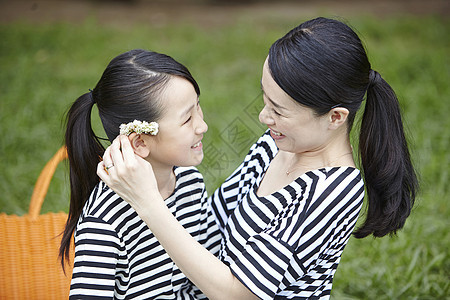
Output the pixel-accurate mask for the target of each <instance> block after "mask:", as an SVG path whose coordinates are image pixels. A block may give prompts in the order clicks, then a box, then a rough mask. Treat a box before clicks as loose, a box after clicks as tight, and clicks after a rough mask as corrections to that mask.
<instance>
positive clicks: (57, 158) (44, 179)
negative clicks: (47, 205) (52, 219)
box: [28, 146, 67, 218]
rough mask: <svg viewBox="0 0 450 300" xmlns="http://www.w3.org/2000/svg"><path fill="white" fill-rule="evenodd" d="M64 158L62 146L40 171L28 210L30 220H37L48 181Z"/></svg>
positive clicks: (65, 150)
mask: <svg viewBox="0 0 450 300" xmlns="http://www.w3.org/2000/svg"><path fill="white" fill-rule="evenodd" d="M66 158H67V149H66V146H62V147H61V148H59V150H58V151H57V152H56V153H55V155H53V157H52V158H51V159H50V160H49V161H48V162H47V164H46V165H45V167H44V168H43V169H42V171H41V174H39V177H38V179H37V181H36V184H35V185H34V189H33V194H32V195H31V201H30V206H29V208H28V214H29V215H30V216H31V217H32V218H37V217H38V216H39V214H40V212H41V207H42V203H44V198H45V195H47V191H48V187H49V185H50V181H51V180H52V177H53V174H55V171H56V167H57V166H58V164H59V163H60V162H61V161H63V160H64V159H66Z"/></svg>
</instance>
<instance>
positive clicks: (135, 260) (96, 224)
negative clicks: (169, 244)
mask: <svg viewBox="0 0 450 300" xmlns="http://www.w3.org/2000/svg"><path fill="white" fill-rule="evenodd" d="M199 94H200V90H199V87H198V85H197V82H196V81H195V80H194V78H193V77H192V75H191V74H190V73H189V71H188V70H187V69H186V67H184V66H183V65H182V64H180V63H178V62H177V61H175V60H174V59H173V58H171V57H169V56H166V55H164V54H160V53H156V52H151V51H145V50H132V51H128V52H126V53H123V54H120V55H119V56H117V57H116V58H114V59H113V60H112V61H111V62H110V63H109V64H108V66H107V68H106V70H105V71H104V73H103V75H102V77H101V78H100V80H99V82H98V83H97V85H96V87H95V88H94V90H92V91H91V92H90V93H86V94H84V95H82V96H80V97H79V98H78V99H77V100H76V101H75V102H74V104H73V105H72V107H71V108H70V110H69V112H68V115H67V129H66V146H67V150H68V155H69V163H70V183H71V197H70V211H69V218H68V220H67V224H66V228H65V231H64V234H63V238H62V242H61V248H60V255H61V260H62V263H63V266H64V258H66V259H67V256H68V253H69V249H70V244H71V240H72V234H73V236H74V240H75V259H74V268H73V276H72V282H71V287H70V298H71V299H88V298H89V299H90V298H92V297H95V299H204V298H205V296H204V295H203V294H202V293H201V292H200V291H199V290H198V289H197V288H196V287H195V286H193V285H192V283H191V282H190V281H189V280H188V279H187V278H186V276H184V275H183V274H182V273H181V271H180V269H179V268H178V267H177V266H176V265H175V263H174V262H173V261H172V260H171V259H170V257H169V255H168V254H167V252H166V251H164V248H163V247H162V246H161V244H160V243H159V242H158V240H157V239H156V238H155V236H154V235H153V233H152V232H151V230H150V229H149V228H148V227H147V226H146V224H145V223H144V222H143V221H142V219H140V218H139V216H138V215H137V213H136V211H135V210H134V209H133V208H132V207H131V206H130V205H129V204H128V203H126V202H125V201H123V200H122V199H121V198H120V197H119V196H118V195H117V194H115V193H114V192H113V191H112V190H111V189H109V188H108V187H107V186H106V184H105V183H104V182H101V181H100V182H99V178H98V177H97V175H96V168H97V163H98V162H99V158H100V157H101V155H103V152H104V148H103V146H102V144H101V143H100V141H99V139H98V138H97V137H96V135H95V134H94V132H93V130H92V127H91V109H92V107H93V105H94V104H96V105H97V107H98V110H99V114H100V118H101V121H102V124H103V128H104V130H105V132H106V134H107V136H108V138H109V140H110V141H112V140H113V139H114V138H115V137H116V136H118V135H119V130H120V134H123V135H125V136H126V137H127V139H128V140H129V142H130V145H131V149H132V150H131V151H133V153H136V155H138V156H139V157H141V158H142V159H144V160H146V161H148V162H150V163H151V164H152V166H153V170H154V175H155V178H156V182H157V185H158V187H157V189H156V191H155V192H156V193H157V194H158V196H161V197H162V198H163V199H164V200H163V201H164V205H165V206H166V207H167V209H168V211H170V214H172V216H173V217H174V218H175V219H176V220H177V222H179V223H180V226H182V227H183V228H184V230H186V231H187V232H189V234H191V235H192V237H193V238H194V239H195V240H196V242H198V243H199V244H201V245H203V246H204V247H205V248H206V249H209V250H210V251H211V252H212V253H214V254H217V252H218V250H219V246H220V232H219V231H218V229H217V225H216V223H215V222H214V218H213V216H212V214H211V213H210V211H209V210H208V207H207V201H206V200H207V197H206V190H205V185H204V182H203V177H202V176H201V174H200V173H199V172H198V171H197V169H196V168H195V167H192V166H195V165H198V164H199V163H200V162H201V161H202V159H203V151H202V143H201V140H202V138H203V134H204V133H205V132H206V130H207V129H208V126H207V125H206V123H205V122H204V121H203V113H202V110H201V107H200V104H199V99H198V97H199ZM113 168H114V167H113V165H106V166H105V172H106V171H107V172H111V171H112V169H113Z"/></svg>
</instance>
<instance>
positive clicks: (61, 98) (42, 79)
mask: <svg viewBox="0 0 450 300" xmlns="http://www.w3.org/2000/svg"><path fill="white" fill-rule="evenodd" d="M304 20H305V19H302V20H292V19H289V18H287V19H268V20H266V21H265V23H264V22H261V24H259V26H254V24H252V23H251V22H249V21H246V20H245V19H242V20H240V21H239V22H236V23H235V24H229V25H224V26H220V27H210V28H204V27H200V26H197V25H193V24H183V26H181V25H164V26H159V27H157V28H155V27H150V26H137V25H136V26H133V27H127V28H122V29H120V28H118V27H114V26H101V25H100V24H99V23H98V22H97V21H96V20H95V19H93V18H91V19H88V20H86V21H85V22H83V23H81V24H78V25H74V24H68V23H57V24H55V23H52V24H40V25H36V24H28V23H23V22H22V23H19V22H18V23H14V24H8V25H0V37H1V40H0V66H1V72H0V92H1V93H0V126H1V127H0V128H1V130H2V132H4V133H5V136H4V137H3V138H2V139H1V141H0V159H1V170H0V195H1V196H0V212H6V213H8V214H18V215H22V214H24V213H26V212H27V209H28V203H29V199H30V196H31V193H32V189H33V185H34V182H35V180H36V178H37V177H38V175H39V172H40V170H41V169H42V167H43V166H44V164H45V162H46V161H47V160H48V159H49V158H50V157H51V156H52V155H53V154H54V153H55V152H56V151H57V149H58V148H59V147H60V146H61V145H62V143H63V133H64V114H65V112H66V111H67V109H68V108H69V106H70V104H71V103H72V102H73V101H74V100H75V99H76V98H77V97H78V96H79V95H81V94H83V93H85V92H87V91H88V89H89V88H93V87H94V86H95V84H96V82H97V80H98V79H99V77H100V75H101V72H102V71H103V70H104V68H105V66H106V64H107V63H108V62H109V61H110V60H111V59H112V58H113V57H114V56H116V55H117V54H119V53H122V52H124V51H127V50H129V49H133V48H144V49H150V50H154V51H158V52H163V53H166V54H169V55H171V56H173V57H174V58H175V59H177V60H178V61H180V62H182V63H184V64H185V65H187V66H188V67H189V69H190V70H191V72H192V74H193V75H194V77H195V78H196V79H197V81H198V83H199V84H200V87H201V103H202V107H203V110H204V113H205V120H206V122H207V123H208V125H209V131H208V133H207V135H206V137H205V139H204V147H205V148H204V149H205V159H204V162H203V163H202V165H201V166H199V169H200V170H201V171H202V172H203V174H204V177H205V181H206V184H207V188H208V191H209V193H212V192H213V190H214V188H215V187H217V186H218V184H219V183H220V182H221V181H223V180H224V179H225V177H226V176H227V175H229V173H230V172H231V171H232V170H233V169H234V168H236V166H237V165H238V164H239V163H240V160H242V158H243V156H244V155H245V153H246V152H247V150H248V147H249V146H250V145H251V144H252V142H253V141H255V139H256V138H257V137H258V136H259V135H260V134H261V133H262V132H263V131H264V129H265V128H264V127H263V126H262V125H261V124H259V122H258V120H257V114H258V109H259V108H260V107H261V103H262V100H261V92H260V83H259V82H260V76H261V69H262V64H263V61H264V59H265V57H266V55H267V51H268V48H269V47H270V45H271V43H272V42H273V41H275V40H276V39H277V38H278V37H280V36H281V35H283V34H284V33H285V32H286V31H287V30H288V29H290V28H291V27H293V26H294V25H297V23H298V22H301V21H304ZM348 21H349V22H350V24H351V25H352V26H354V27H355V28H356V29H357V30H358V32H359V34H360V36H361V37H362V39H363V40H364V43H365V45H366V46H367V48H368V53H369V57H370V59H371V62H372V66H373V68H374V69H375V70H377V71H379V72H380V73H381V75H382V76H383V77H384V78H385V79H386V80H387V81H388V82H389V83H390V84H391V85H392V86H393V88H394V89H395V90H396V92H397V94H398V96H399V99H400V102H401V105H402V107H403V113H404V119H405V122H406V124H407V130H408V136H409V141H410V145H411V148H412V155H413V159H414V162H415V164H416V166H417V169H418V171H419V174H420V182H421V191H420V195H419V197H418V199H417V202H416V206H415V208H414V211H413V213H412V215H411V217H410V218H409V219H408V221H407V223H406V226H405V228H404V230H402V231H401V232H399V234H398V236H397V237H393V238H388V237H385V238H382V239H373V238H366V239H363V240H357V239H355V238H352V239H351V240H350V242H349V245H348V246H347V249H346V250H345V251H344V254H343V257H342V263H341V264H340V267H339V269H338V271H337V273H336V276H335V282H334V289H333V292H332V298H333V299H375V298H376V299H449V298H450V284H449V282H450V281H449V278H450V260H449V250H448V249H449V248H450V245H449V244H450V234H449V232H450V231H449V230H448V228H449V225H450V222H449V217H450V216H449V208H448V207H449V205H448V203H447V201H449V200H450V192H449V187H448V182H449V180H450V178H449V169H450V159H449V157H450V155H449V152H448V149H449V147H450V142H449V141H450V118H449V117H448V116H447V115H446V113H447V112H448V111H449V108H450V105H449V104H450V85H449V82H450V58H449V53H450V35H449V32H450V22H449V20H448V19H444V18H438V17H407V16H405V17H396V18H389V17H386V18H383V19H381V18H375V17H366V18H362V17H361V18H352V19H349V20H348ZM93 122H94V126H95V128H96V132H97V134H98V135H101V136H102V135H104V134H103V133H102V130H101V127H100V125H99V121H98V117H94V118H93ZM67 209H68V178H67V166H65V165H64V164H61V166H59V167H58V169H57V171H56V173H55V176H54V178H53V181H52V183H51V186H50V189H49V192H48V195H47V197H46V200H45V203H44V206H43V209H42V212H43V213H45V212H48V211H67Z"/></svg>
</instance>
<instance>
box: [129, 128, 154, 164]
mask: <svg viewBox="0 0 450 300" xmlns="http://www.w3.org/2000/svg"><path fill="white" fill-rule="evenodd" d="M128 139H129V140H130V143H131V146H132V147H133V150H134V153H136V154H137V155H139V156H140V157H142V158H146V157H147V156H148V155H149V154H150V148H149V145H147V144H146V143H145V141H144V139H143V138H142V135H141V134H137V133H135V132H133V133H131V134H130V135H129V136H128Z"/></svg>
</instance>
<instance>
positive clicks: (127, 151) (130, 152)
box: [120, 135, 136, 163]
mask: <svg viewBox="0 0 450 300" xmlns="http://www.w3.org/2000/svg"><path fill="white" fill-rule="evenodd" d="M120 145H121V148H122V156H123V160H124V162H125V163H127V162H129V163H130V162H133V161H134V160H135V159H136V158H135V155H134V149H133V147H132V146H131V143H130V140H129V139H128V137H127V136H126V135H120Z"/></svg>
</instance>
